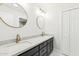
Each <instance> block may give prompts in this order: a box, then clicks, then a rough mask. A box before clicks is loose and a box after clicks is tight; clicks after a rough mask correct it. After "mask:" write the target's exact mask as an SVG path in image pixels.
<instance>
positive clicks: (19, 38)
mask: <svg viewBox="0 0 79 59" xmlns="http://www.w3.org/2000/svg"><path fill="white" fill-rule="evenodd" d="M20 40H21V37H20V35H19V34H17V35H16V43H19V41H20Z"/></svg>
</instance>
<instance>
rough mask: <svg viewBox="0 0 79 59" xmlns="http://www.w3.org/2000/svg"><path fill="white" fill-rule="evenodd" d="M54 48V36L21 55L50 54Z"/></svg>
mask: <svg viewBox="0 0 79 59" xmlns="http://www.w3.org/2000/svg"><path fill="white" fill-rule="evenodd" d="M52 50H53V37H52V38H49V39H48V40H46V41H44V42H42V43H40V44H39V45H37V46H35V47H33V48H32V49H30V50H28V51H25V52H23V53H22V54H20V55H19V56H48V55H49V54H50V53H51V52H52Z"/></svg>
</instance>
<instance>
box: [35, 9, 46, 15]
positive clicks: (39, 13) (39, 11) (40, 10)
mask: <svg viewBox="0 0 79 59" xmlns="http://www.w3.org/2000/svg"><path fill="white" fill-rule="evenodd" d="M37 14H38V15H41V16H45V14H46V11H45V10H44V9H42V8H38V9H37Z"/></svg>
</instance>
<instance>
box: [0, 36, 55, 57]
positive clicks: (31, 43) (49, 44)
mask: <svg viewBox="0 0 79 59" xmlns="http://www.w3.org/2000/svg"><path fill="white" fill-rule="evenodd" d="M53 39H54V37H53V36H48V35H46V36H39V37H36V38H31V39H23V40H21V41H20V42H19V43H16V42H13V43H9V44H5V45H2V46H0V56H48V55H49V54H50V53H51V52H52V51H53Z"/></svg>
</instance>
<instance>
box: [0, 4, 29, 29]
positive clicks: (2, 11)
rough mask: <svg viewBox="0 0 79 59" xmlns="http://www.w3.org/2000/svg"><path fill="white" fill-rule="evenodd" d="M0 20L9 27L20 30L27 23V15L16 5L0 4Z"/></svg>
mask: <svg viewBox="0 0 79 59" xmlns="http://www.w3.org/2000/svg"><path fill="white" fill-rule="evenodd" d="M0 19H1V20H2V21H3V22H4V23H5V24H6V25H8V26H10V27H14V28H20V27H23V26H24V25H25V24H26V23H27V19H28V15H27V13H26V11H25V10H24V8H23V7H22V6H21V5H19V4H17V3H0Z"/></svg>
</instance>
